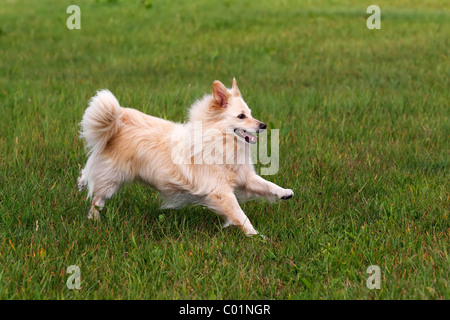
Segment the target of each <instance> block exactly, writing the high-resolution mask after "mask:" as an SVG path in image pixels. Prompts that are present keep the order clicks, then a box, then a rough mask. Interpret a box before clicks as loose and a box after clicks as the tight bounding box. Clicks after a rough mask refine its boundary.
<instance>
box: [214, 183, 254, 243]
mask: <svg viewBox="0 0 450 320" xmlns="http://www.w3.org/2000/svg"><path fill="white" fill-rule="evenodd" d="M205 204H206V205H207V206H208V207H209V208H210V209H212V210H213V211H215V212H217V213H218V214H220V215H223V216H225V217H226V219H227V221H226V222H225V225H224V226H227V225H230V224H232V225H234V226H237V227H239V228H241V229H242V230H243V231H244V232H245V234H246V235H247V236H252V235H255V234H258V232H257V231H256V230H255V228H253V226H252V224H251V222H250V220H249V219H248V217H247V216H246V215H245V213H244V211H242V209H241V207H240V206H239V203H238V201H237V199H236V196H235V195H234V194H233V192H231V191H230V192H226V193H211V194H209V195H208V196H206V198H205Z"/></svg>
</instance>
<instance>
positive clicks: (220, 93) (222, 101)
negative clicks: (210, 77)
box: [213, 80, 230, 108]
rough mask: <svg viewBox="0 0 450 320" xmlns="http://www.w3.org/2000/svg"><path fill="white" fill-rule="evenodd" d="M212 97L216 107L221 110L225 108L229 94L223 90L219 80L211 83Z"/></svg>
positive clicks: (223, 87)
mask: <svg viewBox="0 0 450 320" xmlns="http://www.w3.org/2000/svg"><path fill="white" fill-rule="evenodd" d="M213 96H214V100H216V102H217V105H219V106H220V107H222V108H226V106H227V103H228V98H229V97H230V93H229V92H228V90H227V88H225V86H224V85H223V83H222V82H220V81H219V80H216V81H214V83H213Z"/></svg>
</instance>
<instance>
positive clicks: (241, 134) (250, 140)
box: [234, 129, 258, 144]
mask: <svg viewBox="0 0 450 320" xmlns="http://www.w3.org/2000/svg"><path fill="white" fill-rule="evenodd" d="M234 133H236V134H237V135H238V136H239V137H241V138H242V139H244V140H245V141H246V142H247V143H250V144H255V143H256V142H258V138H257V137H256V136H254V135H253V134H251V133H250V132H248V131H247V130H244V129H234Z"/></svg>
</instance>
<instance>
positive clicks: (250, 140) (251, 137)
mask: <svg viewBox="0 0 450 320" xmlns="http://www.w3.org/2000/svg"><path fill="white" fill-rule="evenodd" d="M244 136H245V141H247V142H248V143H251V144H255V143H256V142H258V138H257V137H255V136H254V135H252V134H251V133H249V132H245V133H244Z"/></svg>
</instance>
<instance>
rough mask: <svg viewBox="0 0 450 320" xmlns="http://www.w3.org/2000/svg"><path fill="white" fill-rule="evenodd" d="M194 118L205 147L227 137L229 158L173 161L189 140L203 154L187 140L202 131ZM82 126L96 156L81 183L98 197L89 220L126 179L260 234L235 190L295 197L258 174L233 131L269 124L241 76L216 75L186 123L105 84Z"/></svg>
mask: <svg viewBox="0 0 450 320" xmlns="http://www.w3.org/2000/svg"><path fill="white" fill-rule="evenodd" d="M242 114H244V115H245V117H243V116H242ZM239 115H241V116H240V117H238V116H239ZM241 118H242V119H241ZM195 123H201V128H202V133H203V135H204V137H202V144H201V149H200V153H202V152H205V151H207V150H209V151H211V150H222V149H221V148H216V147H217V146H218V144H221V145H223V143H224V142H225V141H226V143H225V147H224V150H223V154H221V155H220V156H223V157H224V159H225V160H226V161H223V162H224V163H222V164H221V163H210V164H206V163H195V162H190V163H175V162H174V161H173V153H174V148H175V146H176V145H178V146H179V145H182V146H183V145H184V146H185V147H186V148H187V150H189V158H190V159H191V160H192V159H194V158H195V157H196V153H199V151H198V150H197V151H195V149H196V144H195V143H193V142H192V141H191V140H190V139H188V138H187V137H192V136H193V135H194V136H195V132H194V127H195V126H194V124H195ZM80 126H81V137H82V138H83V139H84V140H85V141H86V149H87V150H88V155H89V158H88V160H87V163H86V166H85V167H84V169H83V170H81V174H80V177H79V178H78V188H79V190H80V191H82V190H84V189H85V188H86V186H87V187H88V191H89V192H88V197H89V198H91V199H92V207H91V209H90V212H89V218H94V219H99V218H100V213H99V210H101V209H102V208H103V207H104V205H105V201H106V200H107V199H109V198H111V197H112V196H113V195H114V194H115V193H116V192H118V191H119V189H120V187H121V186H122V185H123V184H124V183H125V182H131V181H134V180H140V181H142V182H144V183H146V184H148V185H150V186H151V187H153V188H154V189H156V190H158V191H159V192H160V193H161V195H162V196H163V198H164V199H165V206H166V207H179V206H181V205H184V204H186V203H195V204H201V205H205V206H207V207H208V208H210V209H212V210H213V211H215V212H216V213H218V214H220V215H222V216H224V217H225V219H226V221H225V223H224V225H223V226H224V227H226V226H228V225H234V226H238V227H239V228H241V229H242V230H243V231H244V232H245V234H246V235H248V236H250V235H254V234H257V233H258V232H257V231H256V230H255V229H254V228H253V226H252V224H251V223H250V221H249V219H248V218H247V216H246V215H245V213H244V212H243V211H242V209H241V207H240V206H239V203H238V200H237V198H236V195H237V196H238V197H239V199H241V198H245V199H249V198H253V197H265V198H267V199H269V200H274V199H289V198H291V197H292V196H293V194H294V193H293V191H292V190H290V189H283V188H281V187H279V186H277V185H276V184H274V183H272V182H269V181H266V180H264V179H263V178H261V177H260V176H258V175H256V173H255V170H254V168H253V165H252V164H251V162H250V161H249V158H250V157H249V152H248V150H249V143H248V141H246V140H245V139H246V138H247V137H246V138H244V139H243V137H242V136H240V137H238V136H237V135H236V134H235V131H233V130H235V129H238V130H240V132H244V133H245V132H247V131H248V132H249V131H251V130H252V129H253V130H255V131H256V132H258V131H259V130H261V129H265V127H266V126H265V124H263V123H262V122H260V121H258V120H256V119H254V118H253V117H252V116H251V112H250V109H249V108H248V106H247V104H246V103H245V102H244V100H243V99H242V96H241V93H240V91H239V89H238V87H237V84H236V80H235V79H233V86H232V88H231V89H227V88H226V87H225V86H224V85H223V84H222V83H221V82H220V81H214V83H213V94H212V95H206V96H205V97H203V99H201V100H199V101H197V102H196V103H194V105H193V106H192V107H191V109H190V112H189V121H188V122H186V123H184V124H179V123H174V122H171V121H167V120H163V119H160V118H156V117H152V116H149V115H146V114H144V113H142V112H140V111H137V110H135V109H130V108H123V107H121V106H120V105H119V102H118V101H117V99H116V98H115V97H114V95H113V94H112V93H111V92H109V91H108V90H102V91H99V92H97V94H96V95H95V96H94V97H93V98H91V100H90V102H89V106H88V108H87V109H86V111H85V113H84V116H83V120H82V121H81V123H80ZM208 130H210V131H211V132H212V130H214V132H219V134H220V136H219V138H218V139H211V138H210V137H208V132H209V131H208ZM230 136H231V139H229V138H230ZM216 138H217V137H216ZM255 139H256V138H255ZM197 146H198V143H197ZM197 149H198V147H197ZM230 155H231V156H230ZM230 157H231V161H230ZM233 157H234V158H233ZM233 160H234V161H233Z"/></svg>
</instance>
